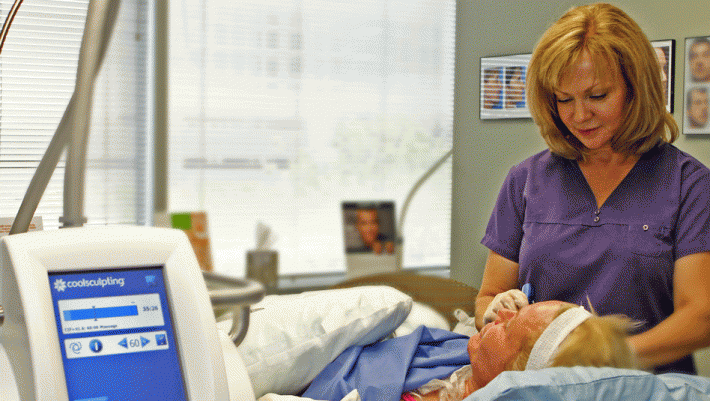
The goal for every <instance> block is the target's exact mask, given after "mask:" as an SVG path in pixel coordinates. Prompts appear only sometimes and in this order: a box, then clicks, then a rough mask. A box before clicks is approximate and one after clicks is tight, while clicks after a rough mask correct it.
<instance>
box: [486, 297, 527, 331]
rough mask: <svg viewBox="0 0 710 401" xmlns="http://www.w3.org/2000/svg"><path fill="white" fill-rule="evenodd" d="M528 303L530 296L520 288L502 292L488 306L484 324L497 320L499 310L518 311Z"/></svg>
mask: <svg viewBox="0 0 710 401" xmlns="http://www.w3.org/2000/svg"><path fill="white" fill-rule="evenodd" d="M527 304H528V297H527V296H526V295H525V294H523V292H522V291H520V290H508V291H506V292H501V293H500V294H498V295H496V296H495V297H494V298H493V301H491V303H490V304H489V305H488V308H486V313H485V314H483V324H488V323H490V322H495V320H496V319H498V311H499V310H501V309H509V310H512V311H517V310H519V309H520V308H522V307H523V306H525V305H527Z"/></svg>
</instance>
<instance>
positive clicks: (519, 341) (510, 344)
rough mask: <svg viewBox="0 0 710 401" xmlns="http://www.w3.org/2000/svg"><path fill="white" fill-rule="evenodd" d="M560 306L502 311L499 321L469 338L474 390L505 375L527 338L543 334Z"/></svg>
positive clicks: (547, 304) (549, 303) (549, 304)
mask: <svg viewBox="0 0 710 401" xmlns="http://www.w3.org/2000/svg"><path fill="white" fill-rule="evenodd" d="M563 304H564V303H563V302H560V301H545V302H538V303H534V304H532V305H528V306H525V307H523V308H521V309H520V310H519V311H518V312H513V311H510V310H507V309H503V310H501V311H499V312H498V320H496V321H495V322H491V323H488V324H487V325H486V326H484V327H483V328H482V329H481V331H480V332H479V333H477V334H475V335H474V336H472V337H471V339H470V340H469V342H468V355H469V357H470V358H471V367H472V369H473V380H474V382H475V383H476V386H477V388H481V387H483V386H485V385H486V384H488V382H490V381H491V380H493V378H495V377H496V376H498V375H499V374H500V373H501V372H503V371H505V368H506V366H507V365H508V364H509V363H510V362H512V361H513V360H514V359H515V358H516V357H517V355H518V353H519V352H520V351H521V349H522V347H523V345H524V344H525V342H526V339H527V337H528V335H529V334H530V333H531V332H540V331H542V330H544V328H545V327H547V326H548V325H549V324H550V322H552V320H553V319H554V317H555V313H557V311H558V310H559V309H560V307H561V306H562V305H563Z"/></svg>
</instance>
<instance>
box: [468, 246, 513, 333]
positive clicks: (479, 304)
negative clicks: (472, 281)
mask: <svg viewBox="0 0 710 401" xmlns="http://www.w3.org/2000/svg"><path fill="white" fill-rule="evenodd" d="M518 267H519V265H518V264H517V263H515V262H513V261H512V260H509V259H506V258H504V257H503V256H501V255H499V254H497V253H495V252H493V251H490V252H489V253H488V259H487V260H486V268H485V270H484V272H483V281H482V282H481V289H480V290H479V292H478V296H477V297H476V327H477V328H478V330H480V329H481V328H483V326H484V324H483V314H484V313H486V308H487V307H488V305H489V304H490V303H491V301H492V300H493V298H494V297H495V296H496V295H497V294H499V293H501V292H505V291H508V290H511V289H513V288H518Z"/></svg>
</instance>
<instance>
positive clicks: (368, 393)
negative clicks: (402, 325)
mask: <svg viewBox="0 0 710 401" xmlns="http://www.w3.org/2000/svg"><path fill="white" fill-rule="evenodd" d="M468 340H469V338H468V337H467V336H464V335H461V334H456V333H453V332H451V331H447V330H442V329H434V328H427V327H425V326H419V327H418V328H417V329H416V330H414V331H413V332H412V333H411V334H408V335H406V336H402V337H396V338H393V339H390V340H385V341H381V342H377V343H374V344H370V345H366V346H353V347H350V348H348V349H346V350H345V351H343V353H342V354H340V355H339V356H338V357H337V358H336V359H335V360H334V361H333V362H331V363H330V364H329V365H328V366H326V367H325V369H323V371H322V372H321V373H320V374H319V375H318V376H316V378H315V379H313V381H312V382H311V384H310V385H309V386H308V388H307V389H306V391H305V392H304V393H303V394H302V396H303V397H308V398H313V399H316V400H332V401H340V400H341V399H342V398H343V397H345V396H346V395H347V394H348V393H350V392H351V391H352V390H354V389H357V391H358V393H359V394H360V398H361V399H362V400H364V401H366V400H377V401H390V400H391V401H398V400H399V399H400V396H401V395H402V394H403V393H405V392H407V391H410V390H414V389H416V388H418V387H420V386H422V385H424V384H426V383H427V382H429V381H430V380H432V379H443V378H447V377H449V376H450V375H451V373H453V372H455V371H456V370H458V369H460V368H461V367H463V366H465V365H468V364H469V363H471V362H470V360H469V357H468V353H467V351H466V346H467V344H468Z"/></svg>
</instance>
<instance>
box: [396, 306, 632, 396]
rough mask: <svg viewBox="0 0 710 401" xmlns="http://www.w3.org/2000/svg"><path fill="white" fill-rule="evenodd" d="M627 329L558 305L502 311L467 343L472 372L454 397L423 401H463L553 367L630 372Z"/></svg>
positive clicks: (613, 319) (611, 319) (617, 320)
mask: <svg viewBox="0 0 710 401" xmlns="http://www.w3.org/2000/svg"><path fill="white" fill-rule="evenodd" d="M631 326H632V325H631V322H630V321H629V320H628V319H626V318H623V317H620V316H606V317H600V316H596V315H593V314H591V313H589V312H587V311H586V310H584V309H582V308H580V307H579V306H576V305H573V304H569V303H565V302H559V301H548V302H540V303H536V304H532V305H530V306H527V307H525V308H523V309H521V310H520V311H519V312H517V313H516V312H513V311H509V310H503V311H501V312H499V313H498V320H496V321H495V322H492V323H489V324H488V325H486V326H485V327H483V329H481V331H480V333H478V334H477V335H475V336H473V337H471V339H470V341H469V343H468V353H469V357H470V359H471V369H470V373H469V374H467V375H465V377H464V378H463V380H462V381H463V385H460V386H459V389H458V391H455V388H452V386H444V387H442V388H441V389H440V390H438V391H433V392H430V393H428V394H426V395H425V396H424V397H422V398H423V399H425V400H426V399H433V400H438V399H440V395H442V394H439V393H440V392H448V393H451V392H452V390H454V391H453V392H454V393H456V396H458V397H459V399H463V398H464V397H465V396H467V395H468V394H471V393H472V392H474V391H475V390H477V389H479V388H482V387H484V386H485V385H486V384H488V383H489V382H490V381H491V380H493V379H494V378H495V377H496V376H498V374H499V373H501V372H503V371H506V370H530V369H542V368H545V367H552V366H611V367H617V368H633V367H634V358H633V353H632V351H631V349H630V348H629V346H628V344H627V342H626V335H627V333H628V332H629V330H630V329H631ZM459 376H461V375H459ZM459 380H461V378H459ZM415 394H418V393H415ZM450 395H454V394H450ZM417 398H420V397H417ZM445 398H446V399H452V398H450V397H445ZM404 399H407V398H406V397H404Z"/></svg>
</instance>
